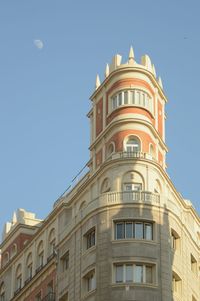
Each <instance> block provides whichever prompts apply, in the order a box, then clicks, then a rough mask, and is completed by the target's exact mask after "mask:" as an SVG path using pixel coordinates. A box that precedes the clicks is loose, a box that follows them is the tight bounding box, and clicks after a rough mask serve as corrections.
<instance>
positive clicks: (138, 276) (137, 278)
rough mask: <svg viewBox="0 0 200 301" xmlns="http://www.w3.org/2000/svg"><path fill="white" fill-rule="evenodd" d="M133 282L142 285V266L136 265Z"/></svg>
mask: <svg viewBox="0 0 200 301" xmlns="http://www.w3.org/2000/svg"><path fill="white" fill-rule="evenodd" d="M134 282H136V283H142V282H143V266H142V265H136V266H135V268H134Z"/></svg>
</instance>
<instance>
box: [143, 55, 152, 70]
mask: <svg viewBox="0 0 200 301" xmlns="http://www.w3.org/2000/svg"><path fill="white" fill-rule="evenodd" d="M141 64H142V65H143V66H145V67H146V68H147V70H149V71H150V72H152V65H151V59H150V57H149V56H148V55H146V54H145V55H143V56H142V59H141Z"/></svg>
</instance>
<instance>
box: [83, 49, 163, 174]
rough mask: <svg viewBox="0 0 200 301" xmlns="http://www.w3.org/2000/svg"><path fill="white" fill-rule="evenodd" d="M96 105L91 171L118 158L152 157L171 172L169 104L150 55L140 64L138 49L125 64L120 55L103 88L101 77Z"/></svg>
mask: <svg viewBox="0 0 200 301" xmlns="http://www.w3.org/2000/svg"><path fill="white" fill-rule="evenodd" d="M91 101H92V110H91V111H90V112H89V114H88V116H89V117H90V120H91V145H90V153H91V160H90V168H91V171H93V172H95V170H96V169H98V168H99V167H100V166H101V164H102V163H103V162H105V161H106V160H108V159H109V158H110V157H112V156H115V157H116V156H117V155H119V156H133V157H138V158H146V159H148V160H153V161H154V162H157V163H158V164H159V165H160V166H162V168H163V169H165V168H166V163H165V157H166V152H167V146H166V144H165V103H166V102H167V99H166V96H165V95H164V92H163V86H162V81H161V78H160V77H158V79H157V78H156V70H155V66H154V64H152V62H151V59H150V58H149V56H148V55H144V56H142V58H141V63H140V64H138V63H137V62H136V61H135V56H134V51H133V48H132V47H131V48H130V52H129V57H128V61H127V63H125V64H123V63H122V57H121V56H120V55H119V54H117V55H115V56H114V57H113V59H112V63H111V64H110V65H108V64H107V66H106V71H105V79H104V80H103V81H102V83H100V79H99V76H97V79H96V86H95V92H94V93H93V94H92V96H91Z"/></svg>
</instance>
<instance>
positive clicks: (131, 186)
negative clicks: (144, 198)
mask: <svg viewBox="0 0 200 301" xmlns="http://www.w3.org/2000/svg"><path fill="white" fill-rule="evenodd" d="M140 190H142V184H141V183H126V184H124V191H140Z"/></svg>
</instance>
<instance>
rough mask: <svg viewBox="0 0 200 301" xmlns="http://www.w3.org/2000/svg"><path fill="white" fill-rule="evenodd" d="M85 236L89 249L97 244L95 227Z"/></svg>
mask: <svg viewBox="0 0 200 301" xmlns="http://www.w3.org/2000/svg"><path fill="white" fill-rule="evenodd" d="M85 237H86V242H87V249H89V248H91V247H92V246H95V229H92V230H91V231H90V232H88V233H87V234H86V235H85Z"/></svg>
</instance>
